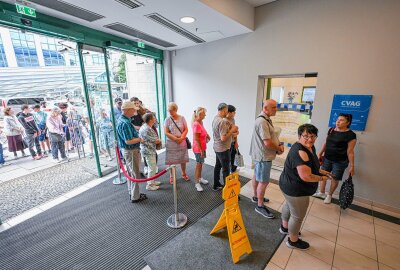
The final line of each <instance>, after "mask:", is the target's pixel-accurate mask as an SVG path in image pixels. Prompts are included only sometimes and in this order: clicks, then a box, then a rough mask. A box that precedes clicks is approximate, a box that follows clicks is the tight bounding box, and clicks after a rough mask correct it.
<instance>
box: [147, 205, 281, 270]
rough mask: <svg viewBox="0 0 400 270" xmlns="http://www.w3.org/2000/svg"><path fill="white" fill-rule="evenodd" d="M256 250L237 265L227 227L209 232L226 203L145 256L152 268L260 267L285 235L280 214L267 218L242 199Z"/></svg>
mask: <svg viewBox="0 0 400 270" xmlns="http://www.w3.org/2000/svg"><path fill="white" fill-rule="evenodd" d="M239 204H240V211H241V213H242V216H243V221H244V224H245V226H246V231H247V235H248V237H249V240H250V244H251V247H252V249H253V252H252V253H251V254H250V255H244V256H242V257H241V260H240V261H239V262H238V263H237V264H234V263H233V261H232V256H231V252H230V248H229V239H228V234H227V232H226V229H223V230H221V231H219V232H218V233H216V234H214V235H213V236H211V235H209V233H210V231H211V230H212V228H213V227H214V225H215V224H216V222H217V221H218V219H219V217H220V215H221V213H222V210H223V205H221V206H219V207H218V208H216V209H214V210H213V211H212V212H210V213H209V214H207V215H206V216H205V217H203V218H202V219H200V220H199V221H197V222H196V224H194V225H193V226H191V227H190V228H188V229H187V230H185V231H183V232H182V233H181V234H179V235H178V236H176V237H175V238H174V239H172V240H171V241H169V242H168V243H166V244H165V245H163V246H162V247H160V248H158V249H157V250H156V251H154V252H153V253H151V254H150V255H148V256H146V257H145V260H146V262H147V264H148V265H149V266H150V268H151V269H152V270H175V269H202V270H206V269H210V270H215V269H249V270H250V269H251V270H254V269H261V270H263V269H264V268H265V266H266V265H267V263H268V262H269V260H270V259H271V257H272V255H273V254H274V253H275V251H276V250H277V249H278V247H279V245H280V244H281V242H282V240H283V238H284V236H283V235H282V234H280V233H279V232H278V229H279V226H280V224H281V220H280V214H279V213H278V212H276V211H273V212H274V214H275V216H276V218H275V219H266V218H264V217H263V216H261V215H259V214H257V213H256V212H255V211H254V208H255V204H254V203H252V202H250V200H249V199H247V198H243V197H242V200H241V201H240V202H239Z"/></svg>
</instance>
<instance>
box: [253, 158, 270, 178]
mask: <svg viewBox="0 0 400 270" xmlns="http://www.w3.org/2000/svg"><path fill="white" fill-rule="evenodd" d="M271 168H272V161H254V175H255V177H256V181H257V182H261V183H269V178H270V176H271Z"/></svg>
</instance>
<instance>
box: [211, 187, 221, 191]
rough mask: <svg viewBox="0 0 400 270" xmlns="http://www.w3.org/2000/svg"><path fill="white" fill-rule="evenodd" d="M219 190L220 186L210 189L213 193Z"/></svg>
mask: <svg viewBox="0 0 400 270" xmlns="http://www.w3.org/2000/svg"><path fill="white" fill-rule="evenodd" d="M221 189H222V186H216V187H213V188H212V190H214V191H218V190H221Z"/></svg>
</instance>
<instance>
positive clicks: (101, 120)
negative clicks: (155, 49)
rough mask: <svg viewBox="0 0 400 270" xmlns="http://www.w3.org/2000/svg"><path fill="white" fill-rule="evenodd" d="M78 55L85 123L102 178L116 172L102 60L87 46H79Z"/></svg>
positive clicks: (101, 54)
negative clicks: (84, 98)
mask: <svg viewBox="0 0 400 270" xmlns="http://www.w3.org/2000/svg"><path fill="white" fill-rule="evenodd" d="M79 51H80V54H79V57H80V58H81V68H82V74H83V77H84V80H83V82H84V87H85V90H86V91H85V95H86V100H87V106H88V108H89V110H88V111H89V117H88V119H86V120H87V121H88V123H89V129H90V131H89V133H90V137H89V139H90V143H91V151H92V152H93V154H94V156H95V159H96V161H97V162H96V163H97V170H98V172H99V175H106V174H109V173H111V172H113V171H115V170H116V168H117V161H116V155H115V138H114V130H113V124H112V117H111V106H112V105H111V104H110V96H109V94H110V91H109V87H108V82H107V72H106V66H105V56H104V52H103V49H102V48H99V47H93V46H89V45H83V44H80V45H79ZM93 169H94V168H93Z"/></svg>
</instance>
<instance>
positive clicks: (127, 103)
mask: <svg viewBox="0 0 400 270" xmlns="http://www.w3.org/2000/svg"><path fill="white" fill-rule="evenodd" d="M121 109H122V110H125V109H135V110H138V109H139V108H138V107H137V106H136V105H135V103H134V102H132V101H125V102H124V103H122V107H121Z"/></svg>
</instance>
